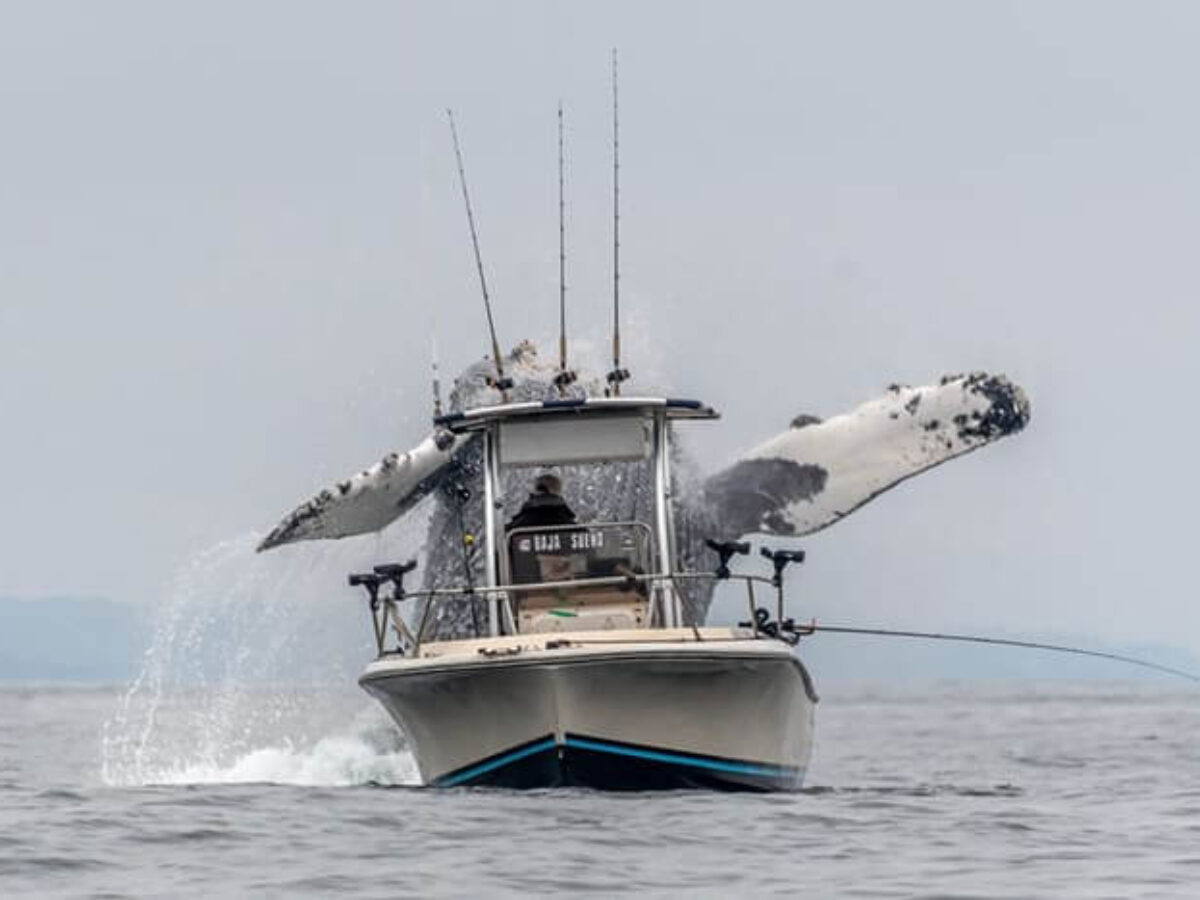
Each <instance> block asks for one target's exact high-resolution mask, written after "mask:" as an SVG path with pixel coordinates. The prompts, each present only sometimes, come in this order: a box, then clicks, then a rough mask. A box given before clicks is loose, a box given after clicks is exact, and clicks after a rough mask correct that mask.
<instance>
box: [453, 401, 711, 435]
mask: <svg viewBox="0 0 1200 900" xmlns="http://www.w3.org/2000/svg"><path fill="white" fill-rule="evenodd" d="M658 410H662V411H663V412H664V413H665V414H666V417H667V418H668V419H719V418H720V414H719V413H718V412H716V410H714V409H713V408H712V407H711V406H706V405H705V404H703V403H701V402H700V401H699V400H681V399H672V398H666V397H581V398H577V399H570V400H531V401H526V402H522V403H503V404H499V405H497V406H480V407H476V408H475V409H468V410H465V411H463V412H456V413H449V414H447V415H444V416H438V417H437V418H436V419H434V424H435V425H439V426H441V427H443V428H446V429H449V430H450V431H452V432H455V433H461V432H464V431H477V430H479V429H480V428H483V427H485V426H486V425H487V424H488V423H489V422H495V421H498V420H503V419H512V418H517V417H526V416H537V417H540V416H559V415H595V414H605V413H607V414H613V413H622V412H624V413H638V412H655V411H658Z"/></svg>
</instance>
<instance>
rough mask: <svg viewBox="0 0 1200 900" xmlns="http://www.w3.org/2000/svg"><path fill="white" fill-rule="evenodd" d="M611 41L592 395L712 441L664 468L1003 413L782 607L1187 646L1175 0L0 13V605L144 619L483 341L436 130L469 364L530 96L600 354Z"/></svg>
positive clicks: (512, 323)
mask: <svg viewBox="0 0 1200 900" xmlns="http://www.w3.org/2000/svg"><path fill="white" fill-rule="evenodd" d="M613 46H617V47H619V48H620V54H621V78H622V81H621V87H622V95H621V99H622V173H623V181H622V196H623V222H622V237H623V253H624V272H623V275H624V280H623V285H624V291H625V293H624V297H625V298H626V308H627V311H628V320H627V321H628V325H627V328H628V332H629V334H628V337H627V351H628V357H629V359H628V363H629V365H630V367H631V368H632V369H633V371H634V374H635V377H638V376H640V377H641V380H642V384H643V385H651V386H655V387H664V388H670V389H671V390H672V391H673V392H674V393H676V394H681V395H694V396H697V397H699V398H701V399H704V400H706V401H708V402H711V403H713V404H714V405H716V406H717V407H718V408H719V409H721V410H722V412H723V413H724V415H725V418H724V421H723V422H721V423H719V424H716V425H711V426H707V427H706V428H705V431H704V433H703V438H702V439H700V440H696V441H694V442H693V445H694V447H695V449H696V452H697V454H698V456H699V457H700V458H701V461H702V462H703V463H704V464H705V465H706V466H709V467H713V466H716V465H719V464H720V463H721V462H723V461H724V460H726V459H728V458H730V457H731V455H732V454H734V453H736V452H737V450H738V449H740V448H745V447H747V446H749V445H751V444H753V443H755V442H757V441H758V440H760V439H762V438H765V437H767V436H769V435H771V434H774V433H775V432H777V431H778V430H780V429H781V428H783V427H785V426H786V425H787V423H788V422H789V421H790V419H791V418H792V417H793V416H794V415H796V414H797V413H799V412H810V413H815V414H818V415H829V414H832V413H836V412H838V411H841V410H843V409H845V408H848V407H850V406H852V405H854V404H855V403H857V402H860V401H863V400H866V399H869V398H871V397H873V396H875V395H877V394H878V393H879V392H880V391H881V390H882V389H883V388H884V387H885V386H886V385H887V384H888V383H889V382H892V381H904V382H909V383H914V384H915V383H922V382H925V381H928V380H931V379H935V378H937V377H938V376H939V375H941V374H942V373H944V372H956V371H963V370H969V369H988V370H992V371H1002V372H1005V373H1007V374H1008V375H1010V376H1011V377H1012V378H1014V379H1015V380H1017V381H1018V382H1020V383H1021V384H1022V385H1024V386H1025V388H1026V389H1027V390H1028V392H1029V394H1030V396H1031V398H1032V401H1033V422H1032V425H1031V426H1030V428H1029V429H1028V430H1027V431H1026V432H1025V433H1024V434H1023V435H1021V436H1019V437H1017V438H1015V439H1012V440H1009V441H1006V442H1003V443H1002V444H1000V445H997V446H995V447H993V448H989V449H986V450H983V451H981V452H979V453H977V454H974V455H973V456H971V457H968V458H966V459H963V460H960V461H957V462H955V463H952V464H951V465H949V466H946V467H943V468H941V469H938V470H936V471H934V472H931V473H929V474H928V475H925V476H922V477H921V478H918V479H916V480H914V481H912V482H909V483H908V484H906V485H904V486H902V487H901V488H899V489H898V490H897V491H895V492H893V493H892V494H890V495H888V496H886V497H884V498H882V499H881V500H879V501H878V502H876V503H874V504H872V505H870V506H868V507H867V508H865V509H864V510H863V511H862V512H860V513H859V514H857V515H856V516H854V517H852V518H851V519H850V520H848V521H846V522H844V523H842V524H840V525H838V526H837V527H836V528H834V529H832V530H830V531H828V532H826V533H824V534H822V535H820V536H819V537H816V538H813V539H812V540H810V541H808V542H807V546H809V548H810V550H811V551H812V553H811V562H810V564H809V566H808V567H807V571H806V572H805V574H804V576H803V577H804V591H805V598H806V600H807V601H808V602H810V607H809V608H811V609H812V610H813V611H815V612H818V613H820V614H821V615H822V616H823V617H824V618H827V619H841V620H843V621H860V622H861V621H869V622H879V623H889V624H893V625H919V626H936V627H946V628H951V627H977V628H1005V629H1011V630H1020V631H1027V632H1028V631H1033V632H1042V633H1052V632H1063V633H1074V634H1079V633H1084V634H1094V635H1096V636H1097V637H1099V638H1105V639H1122V638H1128V639H1129V640H1162V641H1168V642H1171V643H1177V644H1184V645H1187V646H1190V647H1192V648H1193V649H1200V604H1197V603H1196V602H1195V600H1194V597H1195V594H1196V588H1195V583H1196V577H1197V576H1196V574H1195V560H1196V557H1197V553H1196V550H1195V548H1194V547H1193V543H1194V539H1195V534H1196V529H1195V528H1194V526H1193V520H1194V517H1195V515H1196V509H1197V508H1198V507H1200V504H1198V503H1197V501H1198V500H1200V475H1198V474H1197V466H1196V462H1195V460H1196V457H1197V448H1198V440H1197V438H1198V429H1197V425H1196V419H1195V418H1194V406H1195V401H1194V397H1195V395H1196V384H1197V376H1198V375H1200V358H1198V355H1197V353H1196V349H1195V348H1196V342H1197V335H1198V329H1197V319H1198V317H1200V314H1198V312H1197V306H1196V302H1195V297H1196V294H1197V288H1198V287H1200V271H1198V266H1200V262H1198V260H1200V256H1198V254H1197V252H1196V249H1195V242H1196V236H1197V235H1198V234H1200V202H1198V201H1200V126H1198V124H1197V115H1196V100H1195V91H1196V85H1197V83H1200V55H1198V54H1197V52H1196V48H1197V47H1198V46H1200V7H1198V6H1196V5H1194V4H1188V3H1182V2H1180V3H1146V2H1141V3H1133V2H1129V3H1121V4H1115V3H1098V2H1078V3H1067V2H1028V3H1004V2H989V3H982V2H972V3H968V2H924V3H918V2H910V3H890V2H877V3H865V2H839V3H823V4H812V3H796V2H788V3H777V4H754V3H725V4H719V5H714V4H700V3H679V4H668V3H654V4H648V3H642V2H636V3H613V2H607V3H603V4H601V3H592V4H582V3H562V2H545V3H505V4H491V3H447V2H438V3H399V2H396V3H362V2H360V3H321V4H313V3H298V2H277V3H271V2H257V3H244V2H235V3H220V2H206V3H193V4H182V3H171V4H166V3H157V2H155V3H151V2H146V3H120V2H108V3H103V4H99V3H91V2H79V3H63V2H32V0H29V2H11V0H10V2H6V3H3V4H0V479H2V481H0V485H2V489H3V490H2V494H0V496H2V497H3V508H2V512H0V595H10V596H23V597H39V596H52V595H62V594H77V595H78V594H85V595H99V596H106V597H110V598H113V599H117V600H121V601H128V602H133V603H142V604H154V603H159V602H162V593H163V590H164V586H165V585H166V584H167V582H168V581H169V579H170V577H171V574H172V572H173V571H175V570H176V569H177V568H178V567H179V566H180V565H181V564H182V563H183V562H185V561H186V560H188V559H189V558H190V557H191V556H192V555H193V554H195V553H197V552H199V551H201V550H203V549H204V548H206V547H209V546H211V545H212V544H213V543H214V542H217V541H220V540H222V539H226V538H229V537H231V536H235V535H240V534H245V533H246V532H247V531H249V530H251V529H266V528H268V527H270V526H272V525H273V524H274V523H275V522H276V521H277V520H278V518H279V517H280V515H281V514H282V513H284V512H286V511H287V510H289V509H290V508H292V506H294V505H295V503H296V502H297V501H299V500H302V499H304V498H305V497H306V496H308V495H309V494H310V493H311V492H312V491H313V490H314V489H316V488H318V487H320V486H321V485H322V484H323V483H325V482H327V481H329V480H331V479H334V478H338V477H341V476H343V475H345V474H348V473H349V472H351V471H354V470H355V469H357V468H359V467H360V466H361V465H363V464H365V463H368V462H371V461H373V460H375V459H377V458H378V457H379V456H380V455H381V454H382V453H384V452H386V451H388V450H392V449H401V450H402V449H405V448H407V447H408V446H410V445H411V444H413V443H415V442H416V440H418V439H419V438H420V437H421V436H422V435H423V434H424V432H425V430H426V428H427V419H428V415H429V401H428V396H429V386H428V367H429V344H430V335H431V331H433V330H436V332H437V334H438V338H439V344H440V347H441V355H442V362H443V368H444V370H446V371H447V372H453V371H455V370H457V369H458V368H461V367H462V366H463V365H465V364H466V363H469V362H471V361H472V360H474V359H475V358H477V357H479V356H480V355H481V354H482V353H483V352H484V350H485V348H486V341H485V330H484V323H483V318H482V315H481V314H480V310H479V300H478V294H477V288H476V284H475V282H474V278H475V274H474V270H473V264H472V262H471V258H470V249H469V243H468V240H467V235H466V227H465V222H464V221H463V217H462V211H461V206H460V198H459V196H458V193H457V190H458V188H457V185H456V183H455V180H454V177H455V176H454V169H453V156H452V151H451V147H450V142H449V135H448V132H447V129H446V125H445V113H444V110H445V108H446V107H447V106H452V107H453V108H454V109H455V111H456V114H457V117H458V121H459V127H460V132H461V136H462V139H463V142H464V152H465V154H466V158H467V166H468V172H469V176H470V180H471V183H472V190H473V194H474V199H475V202H476V207H477V214H478V218H479V225H480V237H481V241H482V245H483V252H484V256H485V261H486V264H487V267H488V270H489V273H490V277H491V284H492V288H493V292H494V297H495V304H496V313H497V317H498V325H499V331H500V337H501V340H502V342H504V343H505V344H507V345H511V344H513V343H515V342H516V341H517V340H519V339H520V338H523V337H534V338H539V337H540V338H545V337H548V336H550V335H552V334H553V329H554V327H555V321H554V317H555V310H556V303H557V286H556V285H557V246H556V238H557V223H556V219H555V210H556V202H557V201H556V193H555V192H556V181H555V171H554V165H555V163H554V160H555V143H554V142H555V136H554V127H555V125H554V121H555V120H554V109H555V104H556V102H557V100H558V99H559V98H560V97H561V98H562V99H563V101H564V103H565V104H566V115H567V132H568V136H567V141H568V194H569V221H568V240H569V254H570V258H569V262H568V265H569V275H568V278H569V281H570V284H571V288H572V290H571V294H570V297H571V308H570V317H571V326H572V329H573V332H574V334H575V335H577V336H579V337H581V338H582V337H590V338H591V339H592V340H593V341H598V342H602V341H604V340H606V339H607V336H606V332H605V327H606V322H607V316H608V314H609V313H608V308H607V306H606V303H607V297H608V292H609V286H608V285H609V282H608V278H609V277H610V276H609V269H608V266H609V258H610V257H609V254H610V251H609V249H608V241H609V233H610V229H609V221H608V209H609V203H610V199H609V194H608V192H609V190H610V176H609V170H608V152H609V151H608V145H607V140H608V128H609V119H608V117H609V109H608V90H609V86H608V58H609V51H610V48H611V47H613ZM697 427H700V426H697ZM697 437H699V435H697ZM284 552H291V553H309V552H313V551H312V550H311V549H296V550H289V551H284Z"/></svg>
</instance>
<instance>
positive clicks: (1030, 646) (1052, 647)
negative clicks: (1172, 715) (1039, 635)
mask: <svg viewBox="0 0 1200 900" xmlns="http://www.w3.org/2000/svg"><path fill="white" fill-rule="evenodd" d="M795 629H796V631H797V632H799V633H800V634H813V633H815V632H818V631H823V632H826V633H828V634H855V635H863V636H867V637H899V638H912V639H915V640H927V641H955V642H958V643H964V644H993V645H996V646H1001V647H1021V648H1024V649H1026V650H1047V651H1050V652H1053V653H1071V654H1074V655H1076V656H1093V657H1096V658H1097V659H1107V660H1112V661H1114V662H1121V663H1127V664H1128V665H1131V666H1141V667H1142V668H1144V669H1153V670H1154V671H1156V672H1163V673H1166V674H1167V675H1175V676H1177V677H1179V678H1186V679H1187V680H1188V681H1193V682H1196V683H1197V684H1200V675H1196V674H1193V673H1192V672H1186V671H1184V670H1183V669H1176V668H1172V667H1171V666H1164V665H1161V664H1160V663H1156V662H1150V661H1149V660H1145V659H1139V658H1138V657H1136V656H1126V655H1124V654H1122V653H1108V652H1106V651H1103V650H1088V649H1086V648H1083V647H1069V646H1067V645H1065V644H1044V643H1041V642H1039V641H1019V640H1016V639H1013V638H998V637H987V636H984V635H975V634H944V633H941V632H936V631H902V630H896V629H891V628H856V627H854V626H851V625H818V624H817V623H816V622H815V621H814V622H811V623H807V624H804V625H800V624H797V625H796V626H795Z"/></svg>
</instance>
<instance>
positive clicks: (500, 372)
mask: <svg viewBox="0 0 1200 900" xmlns="http://www.w3.org/2000/svg"><path fill="white" fill-rule="evenodd" d="M446 118H448V119H449V120H450V137H451V138H452V139H453V140H454V158H455V160H456V161H457V162H458V181H459V184H461V185H462V195H463V205H464V206H466V208H467V225H468V226H470V229H471V247H472V248H473V249H474V250H475V268H476V269H478V270H479V287H480V289H481V290H482V291H483V309H484V312H486V313H487V323H488V333H489V334H490V335H491V338H492V359H493V360H494V361H495V363H496V377H495V378H494V379H490V380H489V384H490V385H491V386H492V387H494V388H495V389H496V390H498V391H500V394H501V396H502V397H503V398H504V402H505V403H507V402H508V389H509V388H511V387H512V386H513V382H512V379H511V378H505V377H504V362H503V360H502V358H501V356H500V342H499V341H497V340H496V322H495V320H494V319H493V318H492V302H491V300H490V299H489V297H488V289H487V279H486V278H484V276H483V257H482V256H480V254H479V235H478V234H477V233H476V231H475V215H474V213H472V212H471V196H470V194H468V193H467V173H466V169H465V168H464V167H463V158H462V150H461V149H460V148H459V145H458V129H457V128H455V127H454V111H453V110H450V109H447V110H446Z"/></svg>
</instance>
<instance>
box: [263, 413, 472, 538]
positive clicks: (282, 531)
mask: <svg viewBox="0 0 1200 900" xmlns="http://www.w3.org/2000/svg"><path fill="white" fill-rule="evenodd" d="M469 441H470V438H469V437H461V436H457V435H453V434H451V433H450V432H448V431H435V432H434V433H433V434H430V435H429V436H428V437H426V438H425V440H423V441H421V443H419V444H418V445H417V446H416V447H414V448H413V449H412V450H409V451H408V452H407V453H403V454H397V453H390V454H388V455H387V456H385V457H384V458H383V459H382V460H380V461H379V462H377V463H376V464H375V465H373V466H371V467H370V468H369V469H364V470H363V471H362V472H359V473H358V474H357V475H354V476H352V477H350V478H347V479H346V480H345V481H340V482H338V483H337V484H336V485H334V486H333V487H332V488H326V489H325V490H323V491H321V492H320V493H319V494H317V495H316V496H315V497H313V498H312V499H311V500H308V501H307V502H305V503H302V504H301V505H300V506H298V507H297V508H296V509H295V510H293V511H292V512H291V513H289V514H288V515H286V516H285V517H284V519H283V521H282V522H280V523H279V524H278V525H276V526H275V528H274V529H273V530H272V531H271V533H270V534H268V535H267V536H266V537H265V538H264V539H263V541H262V543H260V544H259V545H258V550H259V551H260V552H261V551H263V550H270V549H271V548H272V547H278V546H280V545H281V544H291V543H295V542H296V541H313V540H322V539H328V538H342V537H350V536H351V535H355V534H367V533H369V532H372V531H379V530H380V529H381V528H384V527H386V526H387V525H390V524H391V523H392V522H394V521H395V520H396V519H398V518H399V517H400V516H402V515H404V514H405V513H406V512H408V511H409V510H410V509H412V508H413V507H414V506H416V504H417V503H418V502H419V501H420V500H421V499H422V498H423V497H425V496H426V495H427V494H429V492H430V491H432V490H434V489H435V488H436V487H437V485H438V483H439V481H440V479H441V478H442V477H443V476H444V475H445V473H446V463H448V462H450V460H451V459H452V458H453V457H454V455H455V453H457V452H458V451H459V450H461V449H462V448H463V447H464V446H466V445H467V443H468V442H469Z"/></svg>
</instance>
